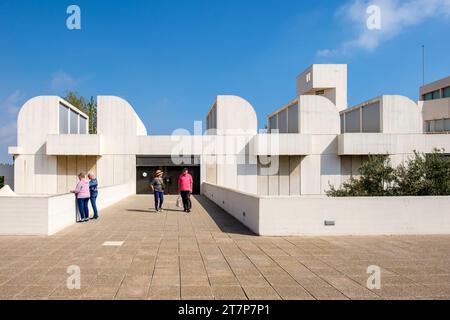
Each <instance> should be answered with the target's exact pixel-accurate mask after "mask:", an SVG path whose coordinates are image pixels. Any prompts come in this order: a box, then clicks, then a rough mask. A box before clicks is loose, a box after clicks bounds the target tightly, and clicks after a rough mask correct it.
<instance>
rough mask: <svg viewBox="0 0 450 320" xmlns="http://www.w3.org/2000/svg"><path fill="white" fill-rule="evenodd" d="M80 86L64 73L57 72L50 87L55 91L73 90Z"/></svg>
mask: <svg viewBox="0 0 450 320" xmlns="http://www.w3.org/2000/svg"><path fill="white" fill-rule="evenodd" d="M77 85H78V81H77V80H76V79H75V78H74V77H72V76H71V75H70V74H68V73H66V72H64V71H58V72H55V73H54V74H53V76H52V81H51V84H50V87H51V89H52V90H54V91H61V90H64V91H67V90H73V89H75V87H76V86H77Z"/></svg>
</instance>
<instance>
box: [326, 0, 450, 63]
mask: <svg viewBox="0 0 450 320" xmlns="http://www.w3.org/2000/svg"><path fill="white" fill-rule="evenodd" d="M371 5H376V6H378V7H379V8H380V10H381V11H380V13H381V28H380V29H379V30H378V29H374V30H370V29H369V28H367V19H368V18H369V14H368V13H367V8H368V7H369V6H371ZM336 17H337V19H338V20H340V21H346V22H349V23H350V26H351V28H352V29H354V30H355V33H356V34H355V36H354V37H353V38H351V39H349V40H347V41H345V42H343V43H342V44H341V45H340V46H338V47H337V48H334V49H330V48H325V49H321V50H319V51H318V52H317V55H318V56H321V57H331V56H336V55H347V54H350V53H351V52H352V51H354V50H358V49H360V50H361V49H362V50H366V51H373V50H375V49H376V48H378V47H379V46H380V45H381V44H382V43H383V42H384V41H387V40H390V39H392V38H394V37H396V36H397V35H399V34H401V33H403V32H406V31H407V30H408V29H409V28H411V27H413V26H416V25H419V24H421V23H423V22H424V21H426V20H429V19H449V18H450V0H375V1H367V0H353V1H351V2H349V3H347V4H345V5H343V6H342V7H340V8H339V9H338V10H337V12H336Z"/></svg>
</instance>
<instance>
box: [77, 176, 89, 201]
mask: <svg viewBox="0 0 450 320" xmlns="http://www.w3.org/2000/svg"><path fill="white" fill-rule="evenodd" d="M73 192H74V193H75V194H76V195H77V198H78V199H86V198H90V197H91V193H90V191H89V182H88V181H87V180H85V179H83V180H80V181H79V182H78V184H77V186H76V188H75V190H74V191H73Z"/></svg>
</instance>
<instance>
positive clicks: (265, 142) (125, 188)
mask: <svg viewBox="0 0 450 320" xmlns="http://www.w3.org/2000/svg"><path fill="white" fill-rule="evenodd" d="M448 79H450V78H448ZM438 84H439V86H440V87H439V89H436V88H435V85H430V86H428V87H424V88H422V89H421V94H423V97H428V96H427V92H428V90H432V91H435V90H440V96H439V98H441V99H439V100H428V99H427V101H419V102H415V101H412V100H410V99H409V98H406V97H402V96H381V97H377V98H374V99H371V100H368V101H367V102H364V103H362V104H359V105H357V106H354V107H351V108H348V106H347V66H346V65H313V66H311V67H310V68H308V69H307V70H306V71H304V72H303V73H302V74H301V75H300V76H299V77H298V78H297V93H296V97H295V99H293V100H292V101H291V102H289V103H288V104H286V105H285V106H284V107H282V108H280V109H278V110H277V111H275V112H274V113H273V114H271V115H270V116H269V117H268V132H259V130H258V121H257V116H256V112H255V110H254V108H253V106H252V105H251V104H250V103H249V102H248V101H246V100H244V99H242V98H240V97H236V96H218V97H217V98H216V99H215V101H214V103H213V105H212V107H211V108H210V111H209V112H208V114H207V117H206V129H207V131H206V132H204V133H203V132H202V130H197V131H199V132H197V133H196V135H186V134H184V133H183V132H177V133H176V134H174V135H172V136H151V135H150V136H149V135H147V130H146V128H145V126H144V124H143V122H142V121H141V120H140V119H139V117H138V115H137V114H136V112H135V111H134V110H133V108H132V107H131V106H130V105H129V104H128V103H127V102H126V101H124V100H123V99H121V98H118V97H111V96H100V97H98V99H97V104H98V112H97V114H98V119H97V123H98V128H97V132H98V134H96V135H89V134H87V123H88V117H87V116H86V115H85V114H83V113H81V112H79V111H78V110H77V109H76V108H74V107H73V106H71V105H70V104H69V103H67V102H66V101H64V100H62V99H61V98H59V97H36V98H33V99H31V100H30V101H28V102H27V103H26V104H25V105H24V106H23V107H22V109H21V111H20V113H19V116H18V124H17V126H18V140H17V141H18V145H17V146H15V147H11V148H10V149H9V152H10V154H12V155H13V156H14V164H15V166H14V170H15V183H14V190H15V192H16V193H17V194H19V195H21V196H36V195H41V196H54V195H59V194H65V193H67V192H68V191H69V190H71V189H73V187H74V186H75V184H76V181H77V180H76V176H77V174H78V173H79V172H88V171H89V172H94V173H96V174H97V176H98V180H99V182H100V184H101V185H102V186H103V187H105V188H110V190H115V189H114V188H118V189H117V190H120V195H119V194H118V195H116V196H114V192H110V193H108V194H109V195H110V199H109V200H108V204H111V203H114V202H115V201H119V200H121V199H122V198H123V197H124V196H127V195H129V194H135V193H138V194H145V193H149V188H148V184H149V179H150V177H151V176H152V175H153V172H154V171H156V170H157V169H163V170H164V171H165V172H166V176H167V178H168V180H167V182H168V183H167V192H168V193H170V194H175V193H176V192H177V190H176V189H177V186H176V180H177V177H178V174H179V173H180V171H181V169H182V168H183V167H189V168H190V170H191V172H192V174H193V176H194V179H195V190H194V192H195V193H201V192H203V193H204V194H205V195H206V196H208V197H209V198H210V199H212V200H213V201H215V202H216V203H217V204H219V205H220V206H222V207H224V208H225V209H226V210H227V211H229V212H230V213H232V214H234V213H233V212H234V211H236V210H237V211H239V212H238V213H236V214H234V215H235V217H236V218H237V219H239V220H241V221H242V222H243V223H245V224H246V225H248V226H249V227H250V228H251V229H252V230H253V231H255V232H256V233H258V234H263V233H264V234H275V235H277V234H280V235H281V234H296V233H298V232H301V233H302V231H298V230H300V229H298V226H296V227H295V226H294V227H293V229H290V228H289V226H290V225H291V224H292V223H299V222H298V221H297V222H294V221H295V219H294V220H292V223H291V222H289V220H286V221H284V220H283V219H279V220H277V219H276V218H274V217H273V216H272V217H271V218H270V219H269V220H267V221H270V225H272V226H273V227H274V228H275V229H273V230H277V231H270V230H269V229H270V228H267V226H262V225H261V224H260V223H262V222H261V221H263V216H262V215H263V214H264V215H267V214H268V212H267V211H265V210H266V209H264V208H263V207H262V203H265V202H264V201H266V202H267V201H268V200H267V199H270V201H277V203H278V206H281V207H283V208H284V207H285V204H289V203H291V202H292V201H294V200H295V201H294V202H295V203H296V201H301V199H302V197H313V198H312V199H316V198H317V199H323V197H324V194H325V192H326V191H327V190H328V189H329V187H330V185H335V186H338V185H340V184H341V183H342V182H344V181H345V180H346V179H348V178H349V177H350V176H352V175H357V174H358V169H359V167H360V165H361V162H362V161H364V159H366V158H367V156H368V155H369V154H389V155H390V157H391V158H392V160H393V163H394V164H397V163H400V162H401V161H404V160H407V158H408V156H410V155H412V154H413V153H414V151H419V152H425V153H427V152H431V151H432V150H433V149H435V148H438V149H445V150H448V151H449V152H450V135H447V134H446V132H444V130H437V129H440V128H441V125H442V126H443V128H444V129H445V130H450V127H449V128H447V126H446V125H447V122H448V121H450V98H449V97H448V94H447V93H448V92H447V91H448V88H446V87H445V86H442V82H439V83H438ZM443 84H444V85H445V84H447V82H445V83H443ZM436 97H437V95H436ZM440 121H443V124H442V123H441V122H440ZM449 125H450V123H449ZM431 132H432V133H433V134H430V133H431ZM111 188H112V189H111ZM217 190H222V191H221V192H219V193H218V191H217ZM230 190H232V191H230ZM227 192H234V193H236V194H237V195H236V200H235V201H234V205H238V207H237V209H236V208H235V207H233V208H231V207H227V206H228V204H227V201H228V200H225V199H222V196H224V195H225V194H227ZM214 197H216V198H215V199H214ZM242 197H244V198H245V199H247V200H248V203H247V204H244V203H242V200H240V199H241V198H242ZM218 198H220V199H221V200H220V201H219V200H218ZM256 198H258V199H259V200H258V201H257V202H255V204H252V205H250V204H251V203H253V202H252V201H251V200H249V199H256ZM261 199H265V200H264V201H263V200H261ZM281 199H285V202H284V203H283V201H282V200H281ZM0 201H1V200H0ZM280 201H281V204H280ZM443 201H447V202H448V199H447V198H445V200H443ZM331 202H332V201H330V203H331ZM249 205H250V207H248V206H249ZM239 206H240V207H239ZM400 206H401V205H400ZM244 207H247V209H245V210H244V209H239V208H244ZM312 207H314V205H312ZM300 208H304V205H303V204H302V205H298V206H297V209H300ZM331 208H332V207H331ZM342 208H345V206H343V207H342ZM316 209H317V210H319V211H320V212H324V210H325V211H326V210H327V209H325V208H319V207H316ZM287 210H288V211H289V210H294V211H295V210H296V207H295V206H294V207H293V208H292V207H291V208H287ZM336 214H337V213H336ZM331 215H333V214H331ZM369 215H370V214H369ZM319 216H320V215H316V216H315V218H314V219H317V218H318V217H319ZM322 218H326V217H322V216H320V219H322ZM329 218H330V220H332V221H335V220H336V218H333V217H329ZM250 220H251V221H250ZM369 220H370V219H369ZM369 220H367V219H366V221H369ZM258 221H259V222H258ZM274 221H279V223H283V225H282V226H281V227H280V225H279V223H278V224H277V223H274ZM321 221H322V220H321ZM323 222H324V221H322V222H321V223H320V225H322V224H323ZM258 223H259V224H258ZM325 225H326V224H325ZM356 225H357V224H356ZM399 225H401V223H399ZM441 227H442V225H441ZM444 227H445V228H447V227H448V229H445V230H448V231H449V232H450V224H449V225H448V226H447V225H446V224H444ZM54 229H55V230H56V228H54ZM350 229H351V228H350ZM350 229H349V228H347V229H346V228H344V229H343V230H350ZM432 229H433V226H431V227H430V228H429V230H432ZM315 230H316V229H315ZM360 230H365V229H364V227H361V228H360ZM377 230H378V231H377V232H381V233H382V232H383V231H382V230H383V228H382V227H380V228H379V229H377ZM419 231H420V230H419ZM0 232H1V230H0ZM327 232H328V231H327ZM342 232H344V233H345V232H347V231H342ZM349 232H350V233H359V232H352V231H349ZM386 232H387V233H391V231H389V230H387V231H386ZM439 232H442V230H441V231H439ZM311 233H312V234H314V232H313V231H311V229H310V232H303V233H302V234H311ZM316 233H317V234H322V233H321V231H320V230H318V229H317V231H316ZM369 233H370V232H369ZM394 233H395V232H394ZM419 233H420V232H419ZM325 234H326V233H325Z"/></svg>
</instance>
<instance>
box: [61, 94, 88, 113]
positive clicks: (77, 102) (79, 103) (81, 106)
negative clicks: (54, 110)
mask: <svg viewBox="0 0 450 320" xmlns="http://www.w3.org/2000/svg"><path fill="white" fill-rule="evenodd" d="M64 99H65V100H66V101H67V102H69V103H70V104H71V105H73V106H74V107H75V108H77V109H78V110H80V111H81V112H83V113H85V114H87V112H88V110H87V106H86V99H85V98H84V97H82V96H78V94H77V93H76V92H75V91H69V92H67V95H66V97H65V98H64Z"/></svg>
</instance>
